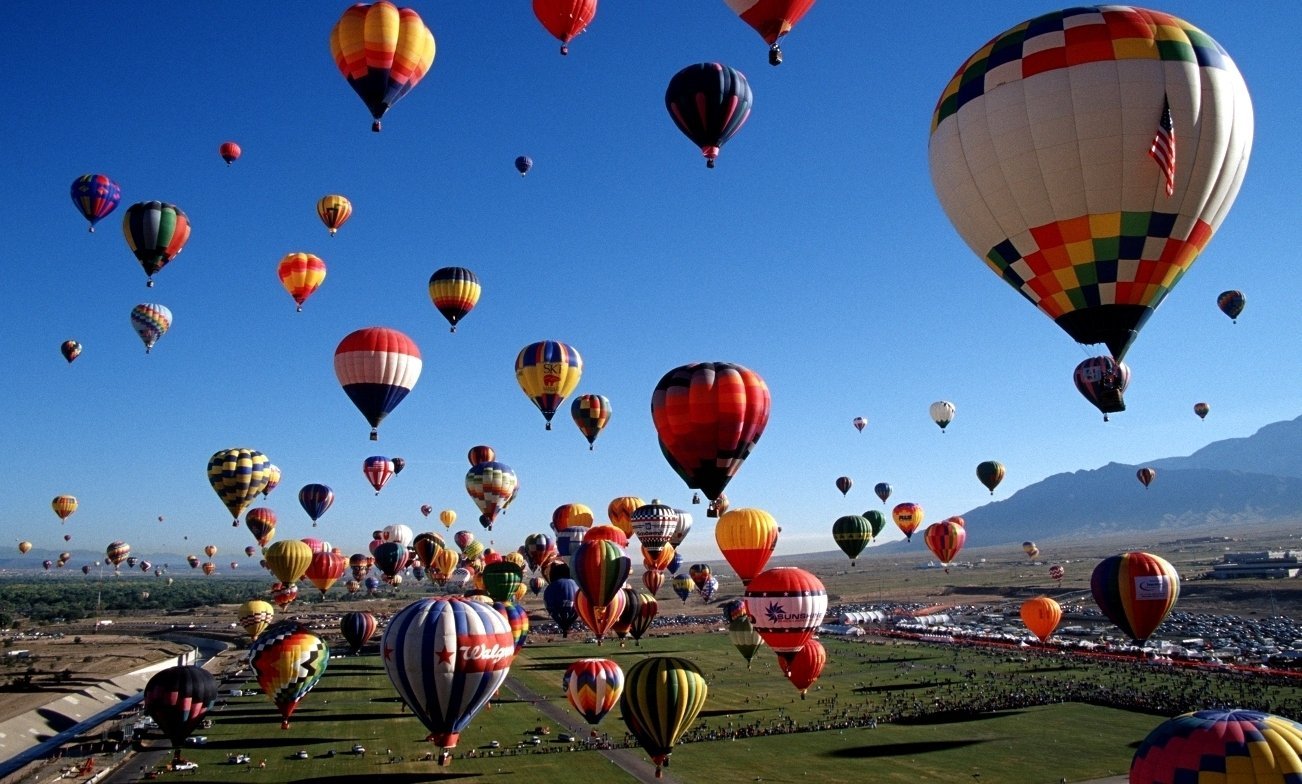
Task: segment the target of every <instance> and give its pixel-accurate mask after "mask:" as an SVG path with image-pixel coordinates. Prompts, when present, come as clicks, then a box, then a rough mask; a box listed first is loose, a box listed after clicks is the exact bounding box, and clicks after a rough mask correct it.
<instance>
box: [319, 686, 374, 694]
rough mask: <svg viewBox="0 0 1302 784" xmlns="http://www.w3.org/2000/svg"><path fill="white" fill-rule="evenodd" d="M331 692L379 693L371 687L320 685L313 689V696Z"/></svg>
mask: <svg viewBox="0 0 1302 784" xmlns="http://www.w3.org/2000/svg"><path fill="white" fill-rule="evenodd" d="M331 691H377V689H375V688H373V687H370V686H322V685H320V684H317V686H316V688H314V689H312V693H313V694H322V693H324V692H331Z"/></svg>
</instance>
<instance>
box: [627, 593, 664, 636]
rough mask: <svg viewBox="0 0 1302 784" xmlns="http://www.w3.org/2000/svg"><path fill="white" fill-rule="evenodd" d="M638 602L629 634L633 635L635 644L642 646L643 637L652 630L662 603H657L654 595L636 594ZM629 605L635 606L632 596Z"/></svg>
mask: <svg viewBox="0 0 1302 784" xmlns="http://www.w3.org/2000/svg"><path fill="white" fill-rule="evenodd" d="M635 595H636V597H637V602H636V605H637V606H636V609H635V611H634V613H633V622H632V624H630V625H629V628H628V632H629V634H630V635H632V637H633V640H634V642H636V643H637V644H638V645H641V644H642V635H644V634H646V633H647V632H648V631H649V630H650V629H651V624H652V622H653V621H655V619H656V615H658V614H659V612H660V603H659V602H657V601H656V597H655V594H654V593H644V592H640V591H639V592H636V594H635ZM629 604H630V605H632V604H634V601H633V598H632V596H630V598H629Z"/></svg>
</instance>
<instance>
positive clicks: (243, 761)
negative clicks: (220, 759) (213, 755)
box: [226, 754, 249, 765]
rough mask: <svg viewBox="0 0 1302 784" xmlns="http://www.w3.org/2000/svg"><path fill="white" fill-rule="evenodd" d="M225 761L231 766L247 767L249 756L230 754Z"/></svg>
mask: <svg viewBox="0 0 1302 784" xmlns="http://www.w3.org/2000/svg"><path fill="white" fill-rule="evenodd" d="M226 761H227V762H228V763H230V764H231V765H247V764H249V755H247V754H231V755H229V756H228V757H226Z"/></svg>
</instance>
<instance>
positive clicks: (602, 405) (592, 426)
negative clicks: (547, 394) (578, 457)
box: [570, 395, 610, 451]
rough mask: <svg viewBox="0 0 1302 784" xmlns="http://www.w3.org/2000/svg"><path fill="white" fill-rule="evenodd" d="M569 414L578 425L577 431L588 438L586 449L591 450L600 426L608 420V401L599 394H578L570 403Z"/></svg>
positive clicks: (599, 432)
mask: <svg viewBox="0 0 1302 784" xmlns="http://www.w3.org/2000/svg"><path fill="white" fill-rule="evenodd" d="M570 416H572V417H573V418H574V424H576V425H578V427H579V432H580V433H582V434H583V437H584V438H586V439H588V450H589V451H591V450H592V448H593V446H594V445H595V442H596V440H597V436H599V435H601V430H602V428H604V427H605V426H606V424H607V423H608V422H610V401H609V400H608V399H606V398H605V397H603V396H601V395H579V396H578V397H576V398H574V402H573V403H571V404H570Z"/></svg>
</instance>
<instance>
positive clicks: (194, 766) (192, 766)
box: [172, 760, 199, 772]
mask: <svg viewBox="0 0 1302 784" xmlns="http://www.w3.org/2000/svg"><path fill="white" fill-rule="evenodd" d="M198 769H199V763H197V762H191V761H190V760H181V761H180V762H173V763H172V770H175V771H181V772H184V771H187V770H198Z"/></svg>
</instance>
